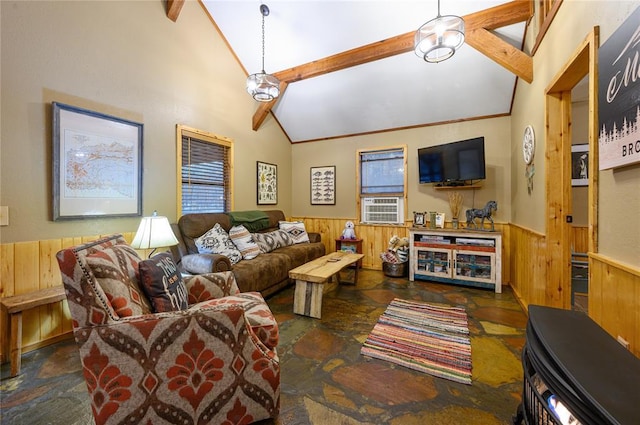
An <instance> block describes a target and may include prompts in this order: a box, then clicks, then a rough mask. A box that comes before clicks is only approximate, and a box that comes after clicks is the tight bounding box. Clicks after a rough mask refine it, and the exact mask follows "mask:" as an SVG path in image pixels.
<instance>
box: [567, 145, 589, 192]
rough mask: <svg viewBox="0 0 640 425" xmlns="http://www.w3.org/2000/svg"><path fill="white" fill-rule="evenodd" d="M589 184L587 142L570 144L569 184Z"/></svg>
mask: <svg viewBox="0 0 640 425" xmlns="http://www.w3.org/2000/svg"><path fill="white" fill-rule="evenodd" d="M588 185H589V144H587V143H585V144H582V145H571V186H588Z"/></svg>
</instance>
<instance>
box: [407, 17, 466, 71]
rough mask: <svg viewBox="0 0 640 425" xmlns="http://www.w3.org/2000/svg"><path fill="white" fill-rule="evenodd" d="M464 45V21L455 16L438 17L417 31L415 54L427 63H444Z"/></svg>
mask: <svg viewBox="0 0 640 425" xmlns="http://www.w3.org/2000/svg"><path fill="white" fill-rule="evenodd" d="M463 43H464V20H463V19H462V18H461V17H459V16H455V15H445V16H440V15H438V17H437V18H434V19H432V20H430V21H429V22H427V23H425V24H424V25H423V26H421V27H420V28H419V29H418V31H416V35H415V53H416V55H418V56H420V57H422V58H423V59H424V60H425V61H427V62H442V61H443V60H446V59H449V58H450V57H451V56H453V54H454V53H455V52H456V50H457V49H459V48H460V47H461V46H462V44H463Z"/></svg>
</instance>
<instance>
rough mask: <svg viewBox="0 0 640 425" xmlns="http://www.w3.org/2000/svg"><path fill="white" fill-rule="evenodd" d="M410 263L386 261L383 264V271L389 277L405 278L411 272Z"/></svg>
mask: <svg viewBox="0 0 640 425" xmlns="http://www.w3.org/2000/svg"><path fill="white" fill-rule="evenodd" d="M408 264H409V262H408V261H405V262H404V263H387V262H386V261H383V262H382V271H383V272H384V275H385V276H389V277H405V276H407V274H408V272H409V268H408Z"/></svg>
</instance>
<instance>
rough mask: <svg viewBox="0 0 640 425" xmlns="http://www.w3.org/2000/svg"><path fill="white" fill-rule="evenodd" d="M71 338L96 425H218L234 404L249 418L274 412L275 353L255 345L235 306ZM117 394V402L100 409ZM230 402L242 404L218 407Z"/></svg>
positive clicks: (88, 330)
mask: <svg viewBox="0 0 640 425" xmlns="http://www.w3.org/2000/svg"><path fill="white" fill-rule="evenodd" d="M74 335H75V338H76V342H77V344H78V347H79V351H80V360H81V363H82V367H83V373H84V376H85V378H86V380H87V387H88V390H89V394H90V400H91V401H92V403H91V404H92V409H93V413H94V417H95V419H96V424H103V423H106V422H107V419H108V420H109V422H110V423H111V422H113V423H124V422H127V423H142V422H145V423H146V422H147V421H148V422H149V423H164V422H166V418H171V422H172V423H189V422H193V421H194V418H201V417H203V416H205V417H207V419H208V420H210V422H211V423H223V422H224V421H225V420H227V418H228V417H229V415H231V414H232V413H233V412H232V409H233V408H234V406H236V405H238V404H239V403H241V404H242V407H243V409H247V411H248V412H251V413H253V415H254V418H260V419H261V418H266V417H275V416H276V415H277V413H278V409H279V398H280V365H279V359H278V356H277V352H276V350H271V349H269V348H268V347H267V346H265V345H264V344H263V343H262V342H261V341H260V339H259V338H258V337H257V336H256V334H255V333H254V332H253V330H252V328H251V326H250V324H249V322H248V320H247V319H246V318H245V313H244V311H243V309H242V308H241V307H240V306H237V305H217V306H214V307H211V308H192V309H189V310H185V311H176V312H169V313H159V314H148V315H144V316H137V317H131V318H127V319H126V320H122V321H120V322H117V323H111V324H107V325H100V326H93V327H82V328H76V329H74ZM238 365H242V366H243V367H241V368H240V367H239V366H238ZM239 374H240V375H242V376H241V377H238V375H239ZM107 378H109V379H108V380H107ZM236 382H250V383H251V384H250V385H246V386H237V387H236V385H238V384H237V383H236ZM106 385H109V387H107V388H105V386H106ZM114 388H116V389H115V390H114ZM116 390H117V394H118V395H120V394H122V396H120V397H119V398H115V396H111V398H109V399H107V400H106V401H104V402H102V400H103V399H104V398H105V397H108V396H110V395H111V394H112V393H114V392H116ZM105 394H106V396H105ZM231 395H233V397H234V399H237V400H240V401H230V402H229V403H226V404H224V403H223V404H222V405H220V403H219V400H221V399H223V398H225V397H230V396H231ZM148 400H153V402H152V403H149V402H148ZM147 403H148V404H147ZM105 406H107V407H105ZM235 408H237V406H236V407H235Z"/></svg>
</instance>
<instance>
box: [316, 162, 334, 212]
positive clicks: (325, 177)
mask: <svg viewBox="0 0 640 425" xmlns="http://www.w3.org/2000/svg"><path fill="white" fill-rule="evenodd" d="M310 177H311V205H335V204H336V167H335V166H333V165H332V166H327V167H311V176H310Z"/></svg>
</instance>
